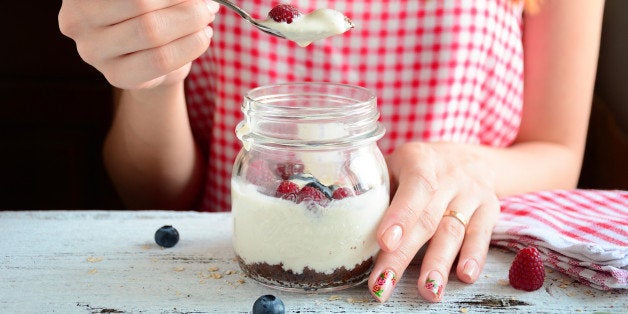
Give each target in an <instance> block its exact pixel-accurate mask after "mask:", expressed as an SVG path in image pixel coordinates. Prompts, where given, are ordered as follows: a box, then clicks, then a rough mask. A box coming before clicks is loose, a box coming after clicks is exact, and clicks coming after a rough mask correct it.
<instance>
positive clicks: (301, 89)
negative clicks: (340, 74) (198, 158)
mask: <svg viewBox="0 0 628 314" xmlns="http://www.w3.org/2000/svg"><path fill="white" fill-rule="evenodd" d="M341 90H342V91H345V92H352V94H351V95H352V96H356V95H358V96H362V97H360V98H356V97H354V98H352V100H354V103H353V104H351V105H347V104H340V103H338V104H339V105H338V106H337V107H335V108H344V109H347V106H348V107H350V108H351V107H361V106H364V105H365V104H368V103H371V102H374V101H376V100H377V96H376V95H375V93H374V92H373V91H371V90H370V89H368V88H365V87H362V86H357V85H350V84H343V83H333V82H323V81H321V82H292V83H277V84H270V85H263V86H258V87H255V88H253V89H251V90H249V91H248V92H246V93H245V94H244V98H245V104H246V103H247V102H250V103H255V104H257V105H263V104H264V102H263V100H266V99H268V97H270V96H272V97H277V96H278V95H280V94H278V91H284V94H283V95H295V94H297V93H299V94H304V93H305V94H307V93H313V92H318V93H321V92H326V94H328V95H330V92H332V91H341ZM275 106H276V105H275ZM243 109H244V108H243ZM327 109H333V108H329V107H327Z"/></svg>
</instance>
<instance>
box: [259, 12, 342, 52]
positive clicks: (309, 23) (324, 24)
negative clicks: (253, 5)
mask: <svg viewBox="0 0 628 314" xmlns="http://www.w3.org/2000/svg"><path fill="white" fill-rule="evenodd" d="M259 23H260V24H262V25H264V26H266V27H269V28H272V29H275V30H277V31H279V32H280V33H281V34H283V35H284V36H285V37H286V38H287V39H289V40H292V41H294V42H296V43H297V44H298V45H299V46H301V47H305V46H307V45H309V44H311V43H312V42H313V41H317V40H321V39H324V38H327V37H331V36H334V35H340V34H342V33H344V32H346V31H348V30H349V29H351V28H353V23H351V20H349V19H348V18H347V17H346V16H345V15H344V14H342V13H340V12H338V11H336V10H333V9H318V10H315V11H312V12H310V13H308V14H303V15H300V16H298V17H296V18H294V19H293V21H292V23H290V24H288V23H286V22H276V21H275V20H273V19H271V18H268V19H266V20H263V21H259Z"/></svg>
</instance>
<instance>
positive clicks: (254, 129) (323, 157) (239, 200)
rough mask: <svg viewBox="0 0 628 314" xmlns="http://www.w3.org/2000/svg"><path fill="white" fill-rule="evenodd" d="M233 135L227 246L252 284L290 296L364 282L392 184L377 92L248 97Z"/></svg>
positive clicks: (325, 90)
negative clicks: (237, 144) (236, 144)
mask: <svg viewBox="0 0 628 314" xmlns="http://www.w3.org/2000/svg"><path fill="white" fill-rule="evenodd" d="M242 111H243V112H244V120H243V121H241V122H240V123H239V124H238V126H237V129H236V134H237V136H238V138H239V139H240V140H241V142H242V146H243V147H242V149H241V150H240V152H239V154H238V156H237V158H236V160H235V163H234V167H233V176H232V180H231V195H232V216H233V246H234V250H235V254H236V257H237V260H238V262H239V265H240V267H241V269H242V270H243V271H244V272H245V273H246V274H247V275H248V276H249V277H251V278H253V279H255V280H257V281H259V282H261V283H263V284H265V285H267V286H271V287H273V288H278V289H281V290H287V291H334V290H339V289H344V288H348V287H351V286H354V285H357V284H360V283H362V282H364V281H365V280H366V279H367V278H368V275H369V273H370V270H371V268H372V265H373V263H374V261H375V257H376V255H377V253H378V251H379V246H378V243H377V239H376V236H375V231H376V228H377V226H378V224H379V222H380V220H381V218H382V215H383V214H384V211H385V210H386V208H387V207H388V204H389V190H390V187H389V178H388V171H387V168H386V163H385V160H384V158H383V156H382V153H381V151H380V150H379V148H378V146H377V143H376V142H377V140H378V139H380V138H381V137H382V136H383V135H384V127H383V126H382V125H381V124H380V123H379V122H378V119H379V111H378V109H377V101H376V97H375V95H374V93H372V92H371V91H369V90H368V89H365V88H361V87H357V86H350V85H341V84H332V83H312V82H308V83H291V84H280V85H269V86H262V87H258V88H255V89H253V90H250V91H249V92H248V93H247V94H246V95H245V97H244V102H243V104H242Z"/></svg>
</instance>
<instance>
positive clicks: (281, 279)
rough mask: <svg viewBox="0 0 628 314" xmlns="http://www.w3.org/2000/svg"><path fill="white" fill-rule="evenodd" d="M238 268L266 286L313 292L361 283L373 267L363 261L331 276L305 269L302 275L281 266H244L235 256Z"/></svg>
mask: <svg viewBox="0 0 628 314" xmlns="http://www.w3.org/2000/svg"><path fill="white" fill-rule="evenodd" d="M237 259H238V263H239V264H240V268H242V270H243V271H244V272H245V273H246V274H247V275H248V276H249V277H251V278H253V279H255V280H257V281H259V282H261V283H263V284H267V285H271V286H277V287H279V288H288V289H303V290H306V291H313V290H319V289H333V288H339V289H340V288H347V287H351V286H354V285H356V284H359V283H361V282H363V281H364V280H365V279H366V278H367V277H368V275H369V273H370V271H371V267H372V266H373V258H372V257H370V258H369V259H367V260H365V261H363V262H362V263H361V264H359V265H356V266H355V267H354V268H353V269H350V270H348V269H346V268H345V267H340V268H337V269H336V270H334V272H333V273H331V274H325V273H320V272H317V271H314V270H312V269H310V268H309V267H307V266H306V267H305V268H304V269H303V272H302V273H299V274H295V273H294V272H293V271H292V270H285V269H284V268H283V264H275V265H270V264H267V263H253V264H246V263H245V262H244V260H243V259H242V258H240V256H237Z"/></svg>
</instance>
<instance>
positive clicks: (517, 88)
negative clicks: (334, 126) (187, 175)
mask: <svg viewBox="0 0 628 314" xmlns="http://www.w3.org/2000/svg"><path fill="white" fill-rule="evenodd" d="M277 2H278V1H275V0H250V1H238V5H240V6H241V7H242V8H243V9H245V10H247V11H249V12H251V13H252V15H253V16H256V17H265V16H266V14H267V13H268V11H269V10H270V9H271V8H272V7H273V6H274V5H276V4H277ZM291 3H292V4H294V5H295V6H297V7H299V8H300V9H301V10H302V11H303V12H309V11H312V10H314V9H318V8H323V7H326V8H332V9H336V10H338V11H341V12H343V13H345V14H346V15H347V16H348V17H350V18H351V20H352V21H353V22H354V24H355V25H356V27H355V28H354V29H352V30H350V31H348V32H347V33H345V34H343V35H340V36H334V37H332V38H328V39H325V40H322V41H318V42H314V43H313V44H311V45H310V46H308V47H305V48H302V47H299V46H298V45H297V44H295V43H293V42H290V41H287V40H284V39H279V38H275V37H272V36H270V35H267V34H265V33H262V32H260V31H259V30H257V29H255V28H254V27H253V26H251V25H250V24H248V23H247V22H246V21H244V20H243V19H242V18H241V17H239V16H238V15H236V14H235V13H233V12H231V11H228V10H226V9H225V8H221V11H220V12H219V14H218V15H217V16H216V20H215V21H214V22H213V23H212V26H213V29H214V37H213V40H212V43H211V45H210V47H209V49H208V50H207V52H206V53H205V54H203V55H202V56H201V57H200V58H198V59H197V60H196V61H195V62H194V63H193V67H192V70H191V73H190V75H189V77H188V80H187V85H186V89H187V90H186V92H187V96H188V99H187V100H188V110H189V117H190V121H191V124H192V128H193V131H194V134H195V136H196V139H197V141H198V143H199V144H200V145H201V147H203V149H204V150H205V152H206V158H207V166H208V167H207V177H206V185H205V189H204V191H203V195H202V196H201V197H202V199H201V200H200V202H199V206H198V208H197V210H202V211H228V210H230V194H229V189H230V177H231V168H232V165H233V161H234V159H235V156H236V154H237V152H238V151H239V150H240V147H241V144H240V142H239V141H238V139H237V138H236V136H235V127H236V124H237V123H238V122H239V121H240V120H241V119H242V112H241V111H240V104H241V102H242V99H243V95H244V94H245V93H246V92H247V90H249V89H251V88H254V87H257V86H261V85H266V84H272V83H282V82H297V81H329V82H336V83H346V84H353V85H359V86H363V87H366V88H369V89H371V90H373V91H374V92H375V93H376V94H377V97H378V106H379V109H380V112H381V114H382V116H381V122H382V123H383V124H384V126H385V127H386V130H387V132H386V135H385V137H384V138H383V139H381V140H380V141H379V146H380V148H381V149H382V151H383V153H384V154H388V153H391V152H392V151H393V150H394V148H395V147H396V146H399V145H400V144H402V143H404V142H407V141H453V142H464V143H476V144H484V145H491V146H500V147H503V146H508V145H509V144H510V143H512V141H513V140H514V138H515V136H516V134H517V130H518V127H519V123H520V120H521V106H522V99H523V51H522V42H521V38H522V36H521V35H522V34H521V26H522V25H521V23H522V5H521V4H513V1H511V0H484V1H467V0H451V1H447V0H395V1H392V0H390V1H389V0H379V1H376V0H344V1H334V0H315V1H311V0H292V1H291Z"/></svg>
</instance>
